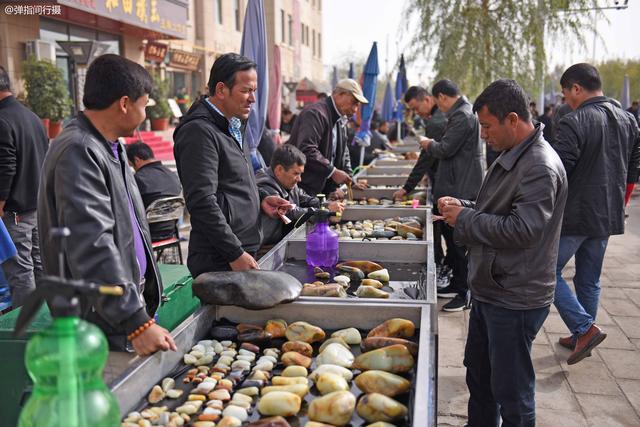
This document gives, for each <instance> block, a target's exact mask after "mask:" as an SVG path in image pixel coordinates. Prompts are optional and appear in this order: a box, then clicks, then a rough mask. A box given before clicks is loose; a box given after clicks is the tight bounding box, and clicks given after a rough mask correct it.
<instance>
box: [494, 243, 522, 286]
mask: <svg viewBox="0 0 640 427" xmlns="http://www.w3.org/2000/svg"><path fill="white" fill-rule="evenodd" d="M526 267H527V266H526V258H525V250H524V249H515V248H512V249H503V250H498V251H495V252H494V257H493V263H492V265H491V272H490V275H491V280H493V281H494V282H495V283H496V284H497V285H498V286H500V287H501V288H507V287H509V284H510V283H513V282H514V278H515V277H519V276H521V275H522V271H523V270H525V269H526Z"/></svg>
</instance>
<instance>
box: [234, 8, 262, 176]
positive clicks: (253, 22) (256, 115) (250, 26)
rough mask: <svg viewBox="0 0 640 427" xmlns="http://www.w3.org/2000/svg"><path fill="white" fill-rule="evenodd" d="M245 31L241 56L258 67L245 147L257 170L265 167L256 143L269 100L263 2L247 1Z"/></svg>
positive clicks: (258, 140) (260, 134)
mask: <svg viewBox="0 0 640 427" xmlns="http://www.w3.org/2000/svg"><path fill="white" fill-rule="evenodd" d="M243 28H244V31H243V32H242V44H241V45H240V54H241V55H244V56H246V57H247V58H249V59H251V60H253V61H254V62H255V63H256V64H257V66H258V67H257V70H256V71H257V73H258V90H257V92H256V98H257V99H256V103H255V105H254V106H253V108H252V109H251V113H250V114H249V120H248V122H247V129H246V131H245V135H244V141H243V143H244V144H249V147H250V148H251V163H252V165H253V170H254V171H256V170H258V169H261V168H263V167H264V161H263V160H262V157H261V156H260V153H259V152H258V144H260V138H261V137H262V131H263V130H264V125H265V120H266V117H267V101H268V99H269V67H268V64H267V33H266V26H265V19H264V6H263V4H262V0H249V1H248V2H247V12H246V14H245V16H244V27H243Z"/></svg>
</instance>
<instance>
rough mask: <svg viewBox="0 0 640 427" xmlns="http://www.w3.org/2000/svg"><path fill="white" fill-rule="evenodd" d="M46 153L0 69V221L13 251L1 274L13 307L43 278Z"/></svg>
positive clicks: (38, 129)
mask: <svg viewBox="0 0 640 427" xmlns="http://www.w3.org/2000/svg"><path fill="white" fill-rule="evenodd" d="M48 147H49V140H48V139H47V134H46V131H45V129H44V126H43V125H42V121H41V120H40V119H39V118H38V116H36V115H35V114H34V113H32V112H31V111H30V110H29V109H28V108H27V107H25V106H24V105H22V104H21V103H19V102H18V101H17V100H16V98H15V97H14V96H13V94H12V93H11V82H10V81H9V75H8V74H7V72H6V71H5V69H4V68H3V67H2V66H0V217H2V221H3V222H4V225H5V226H6V228H7V231H8V232H9V235H10V236H11V240H13V243H14V245H15V246H16V249H17V254H16V256H15V257H13V258H10V259H8V260H7V261H6V262H4V263H3V264H2V269H3V272H4V275H5V277H6V279H7V281H8V282H9V288H10V289H11V299H12V304H13V307H20V306H21V305H23V304H24V303H25V302H26V300H27V297H28V296H29V294H30V293H31V292H33V291H34V290H35V287H36V280H37V279H38V278H39V277H40V276H41V275H42V263H41V261H40V245H39V243H38V227H37V224H36V223H37V215H36V207H37V204H38V184H39V182H40V172H41V169H42V163H43V162H44V157H45V154H46V152H47V148H48Z"/></svg>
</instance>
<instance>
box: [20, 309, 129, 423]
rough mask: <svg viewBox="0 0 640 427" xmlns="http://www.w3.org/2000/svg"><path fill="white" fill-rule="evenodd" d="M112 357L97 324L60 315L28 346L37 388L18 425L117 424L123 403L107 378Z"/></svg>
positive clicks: (29, 362) (30, 368) (28, 358)
mask: <svg viewBox="0 0 640 427" xmlns="http://www.w3.org/2000/svg"><path fill="white" fill-rule="evenodd" d="M108 355H109V350H108V345H107V340H106V338H105V337H104V335H103V334H102V331H101V330H100V329H99V328H98V327H96V326H94V325H92V324H91V323H88V322H85V321H83V320H80V319H79V318H77V317H59V318H55V319H54V320H53V324H52V325H51V326H50V327H49V328H48V329H46V330H44V331H42V332H40V333H38V334H36V335H35V336H34V337H33V338H32V339H31V340H30V341H29V343H28V344H27V351H26V356H25V360H26V365H27V370H28V372H29V375H30V376H31V379H32V380H33V384H34V388H33V394H32V395H31V398H30V399H29V400H28V402H27V404H26V406H25V407H24V409H23V410H22V412H21V413H20V421H19V426H20V427H31V426H33V427H53V426H59V427H62V426H66V427H112V426H118V425H119V424H120V410H119V407H118V402H117V401H116V399H115V398H114V397H113V394H111V392H110V391H109V389H108V388H107V386H106V385H105V384H104V381H103V380H102V371H103V370H104V366H105V363H106V361H107V357H108Z"/></svg>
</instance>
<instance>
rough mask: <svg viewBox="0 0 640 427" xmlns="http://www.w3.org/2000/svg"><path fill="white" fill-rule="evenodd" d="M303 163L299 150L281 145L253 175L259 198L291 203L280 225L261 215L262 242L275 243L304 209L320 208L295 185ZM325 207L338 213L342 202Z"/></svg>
mask: <svg viewBox="0 0 640 427" xmlns="http://www.w3.org/2000/svg"><path fill="white" fill-rule="evenodd" d="M305 163H306V159H305V157H304V154H302V152H301V151H300V150H298V149H297V148H296V147H294V146H293V145H291V144H285V145H282V146H280V147H278V149H277V150H276V151H274V153H273V156H272V157H271V166H270V167H269V169H267V170H263V171H260V172H259V173H258V174H257V175H256V181H257V182H258V189H259V191H260V194H261V195H262V196H263V197H266V196H270V195H275V196H278V197H281V198H283V199H285V200H287V201H288V202H290V203H292V204H293V205H295V207H294V208H293V209H291V210H290V211H289V212H288V213H287V217H288V218H289V220H291V222H290V223H289V224H284V223H283V222H282V221H281V220H279V219H275V218H269V217H268V216H267V215H265V214H262V225H263V233H264V238H263V240H262V243H263V244H265V245H273V244H276V243H278V242H279V241H280V240H282V238H283V237H284V236H285V235H286V234H287V233H288V232H289V231H291V230H292V229H293V227H294V226H295V224H296V221H297V220H298V219H300V217H302V215H304V214H305V213H307V210H308V208H316V209H317V208H319V207H320V201H319V200H318V198H317V197H314V196H310V195H308V194H307V193H306V192H305V191H304V190H303V189H302V188H300V187H299V186H298V183H299V182H300V181H301V179H302V173H303V172H304V165H305ZM328 208H329V210H331V211H334V212H342V211H343V209H344V205H343V203H342V202H339V201H331V202H329V206H328Z"/></svg>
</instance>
